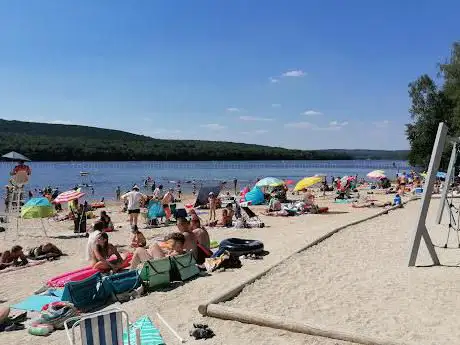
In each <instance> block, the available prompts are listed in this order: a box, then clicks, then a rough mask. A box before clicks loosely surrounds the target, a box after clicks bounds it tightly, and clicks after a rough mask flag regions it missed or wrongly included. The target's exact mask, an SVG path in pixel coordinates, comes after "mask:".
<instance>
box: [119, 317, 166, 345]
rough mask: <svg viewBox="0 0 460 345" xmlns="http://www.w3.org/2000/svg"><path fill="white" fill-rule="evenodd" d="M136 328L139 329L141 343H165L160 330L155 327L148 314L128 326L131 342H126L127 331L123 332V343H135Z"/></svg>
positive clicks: (160, 344)
mask: <svg viewBox="0 0 460 345" xmlns="http://www.w3.org/2000/svg"><path fill="white" fill-rule="evenodd" d="M136 329H140V331H141V344H148V345H165V344H166V343H165V342H164V340H163V338H162V337H161V334H160V331H159V330H158V329H157V328H156V327H155V325H154V324H153V322H152V320H150V318H149V317H148V316H142V317H141V318H139V319H137V320H136V321H135V322H134V323H133V324H132V325H131V326H130V327H129V339H130V342H131V344H128V334H127V332H126V331H125V332H123V345H136Z"/></svg>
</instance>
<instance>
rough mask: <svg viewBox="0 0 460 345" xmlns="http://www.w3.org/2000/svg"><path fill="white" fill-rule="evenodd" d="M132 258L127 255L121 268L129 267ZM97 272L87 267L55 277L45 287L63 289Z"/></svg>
mask: <svg viewBox="0 0 460 345" xmlns="http://www.w3.org/2000/svg"><path fill="white" fill-rule="evenodd" d="M132 258H133V254H132V253H128V255H127V256H126V258H125V260H124V261H123V265H122V268H127V267H129V264H130V263H131V259H132ZM113 259H115V257H111V258H110V260H113ZM98 272H99V271H98V270H95V269H94V268H92V267H91V266H87V267H84V268H81V269H79V270H75V271H71V272H67V273H64V274H61V275H59V276H57V277H54V278H51V279H50V280H48V281H47V283H46V285H47V286H49V287H64V285H65V284H66V283H68V282H76V281H81V280H84V279H86V278H89V277H91V276H92V275H94V274H96V273H98Z"/></svg>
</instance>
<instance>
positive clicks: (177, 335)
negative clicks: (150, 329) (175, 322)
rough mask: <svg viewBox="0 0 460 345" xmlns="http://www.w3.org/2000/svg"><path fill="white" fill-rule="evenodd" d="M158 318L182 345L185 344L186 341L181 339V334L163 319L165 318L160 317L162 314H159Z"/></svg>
mask: <svg viewBox="0 0 460 345" xmlns="http://www.w3.org/2000/svg"><path fill="white" fill-rule="evenodd" d="M157 316H158V318H159V319H160V321H161V322H163V324H164V325H165V326H166V327H167V328H168V329H169V331H170V332H171V333H172V334H173V335H174V336H175V337H176V338H177V340H179V342H180V343H185V340H184V339H182V338H181V337H180V335H179V334H177V332H176V331H175V330H174V329H173V328H172V327H171V326H170V325H169V323H167V322H166V320H165V319H163V316H161V315H160V313H157Z"/></svg>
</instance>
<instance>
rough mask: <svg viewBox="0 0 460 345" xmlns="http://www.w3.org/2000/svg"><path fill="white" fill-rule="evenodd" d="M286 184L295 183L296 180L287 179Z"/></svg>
mask: <svg viewBox="0 0 460 345" xmlns="http://www.w3.org/2000/svg"><path fill="white" fill-rule="evenodd" d="M284 184H286V185H291V184H294V180H285V181H284Z"/></svg>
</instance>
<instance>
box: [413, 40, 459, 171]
mask: <svg viewBox="0 0 460 345" xmlns="http://www.w3.org/2000/svg"><path fill="white" fill-rule="evenodd" d="M439 70H440V76H441V77H442V85H441V86H440V87H438V86H437V85H436V83H435V82H434V81H433V79H431V78H430V77H429V76H428V75H426V74H425V75H422V76H421V77H419V78H418V79H417V80H416V81H414V82H412V83H410V84H409V96H410V98H411V100H412V106H411V108H410V114H411V120H412V122H411V123H410V124H407V125H406V135H407V139H408V140H409V143H410V146H411V151H410V153H409V163H410V164H412V165H414V166H422V167H423V168H426V167H427V166H428V164H429V161H430V156H431V151H432V149H433V143H434V140H435V138H436V131H437V128H438V124H439V122H445V123H446V124H447V125H448V127H449V134H450V135H458V134H459V129H460V44H459V43H455V44H454V45H453V47H452V53H451V57H450V59H449V60H448V61H447V62H446V63H444V64H440V65H439ZM446 151H448V149H446ZM445 157H448V154H447V155H446V154H445V155H444V158H445ZM441 164H442V165H445V164H446V159H443V160H442V163H441Z"/></svg>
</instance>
